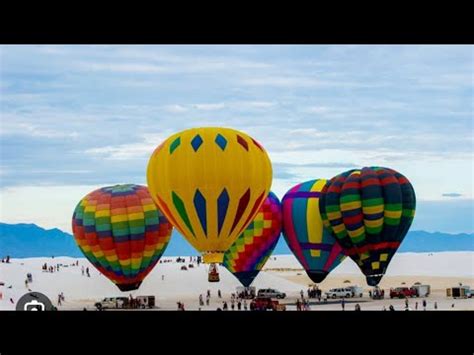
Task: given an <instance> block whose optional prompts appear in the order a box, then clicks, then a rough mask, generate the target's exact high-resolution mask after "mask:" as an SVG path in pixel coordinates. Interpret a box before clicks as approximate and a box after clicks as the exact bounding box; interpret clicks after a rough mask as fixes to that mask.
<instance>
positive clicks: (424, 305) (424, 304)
mask: <svg viewBox="0 0 474 355" xmlns="http://www.w3.org/2000/svg"><path fill="white" fill-rule="evenodd" d="M423 310H424V311H426V300H423Z"/></svg>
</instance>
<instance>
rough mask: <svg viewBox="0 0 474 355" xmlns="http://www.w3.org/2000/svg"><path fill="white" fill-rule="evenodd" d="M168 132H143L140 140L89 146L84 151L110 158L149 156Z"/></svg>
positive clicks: (128, 158) (127, 158) (166, 136)
mask: <svg viewBox="0 0 474 355" xmlns="http://www.w3.org/2000/svg"><path fill="white" fill-rule="evenodd" d="M166 132H168V133H166ZM170 134H171V132H170V131H165V132H163V133H160V134H151V133H148V134H143V135H142V136H141V141H140V142H136V143H127V144H120V145H115V146H104V147H98V148H90V149H87V150H86V151H85V153H86V154H89V155H92V156H96V157H100V158H103V159H110V160H130V159H137V158H145V157H149V156H150V155H151V154H152V153H153V151H154V149H155V148H156V147H157V146H158V145H159V144H160V143H161V142H163V141H164V140H165V139H166V138H168V136H169V135H170Z"/></svg>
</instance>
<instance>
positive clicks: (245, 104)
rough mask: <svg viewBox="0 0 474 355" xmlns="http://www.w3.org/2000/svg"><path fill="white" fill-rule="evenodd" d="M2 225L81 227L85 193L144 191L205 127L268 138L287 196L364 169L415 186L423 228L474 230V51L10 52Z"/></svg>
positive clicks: (1, 110) (3, 56) (1, 54)
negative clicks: (157, 156)
mask: <svg viewBox="0 0 474 355" xmlns="http://www.w3.org/2000/svg"><path fill="white" fill-rule="evenodd" d="M0 79H1V80H0V114H1V126H0V135H1V146H0V149H1V150H0V154H1V160H0V179H1V189H0V198H1V201H2V203H1V210H0V217H1V218H0V219H1V220H2V221H4V222H35V223H38V224H40V225H42V226H45V227H54V226H56V227H60V228H62V229H64V230H66V231H70V215H71V214H72V210H73V209H74V206H75V204H76V203H77V201H78V200H79V199H80V198H81V197H83V195H85V194H86V193H87V192H89V191H90V190H92V189H95V188H98V187H100V186H104V185H108V184H115V183H139V184H145V170H146V165H147V162H148V158H149V156H150V154H151V152H152V151H153V149H154V148H155V147H156V146H157V145H158V144H159V143H160V142H161V141H162V140H163V139H165V138H166V137H167V136H168V135H170V134H172V133H174V132H176V131H179V130H182V129H185V128H188V127H192V126H216V125H218V126H230V127H234V128H237V129H240V130H243V131H245V132H247V133H248V134H250V135H251V136H253V137H255V138H256V139H257V140H259V141H260V142H261V143H262V144H263V145H264V146H265V147H266V148H267V150H268V152H269V154H270V158H271V159H272V162H273V166H274V181H273V187H272V189H273V190H274V191H275V192H276V193H277V195H278V196H280V197H282V196H283V194H284V193H285V192H286V191H287V190H288V189H289V188H290V187H291V186H293V185H295V184H297V183H299V182H302V181H306V180H309V179H313V178H330V177H332V176H334V175H336V174H338V173H340V172H342V171H345V170H348V169H351V168H353V167H359V166H366V165H380V166H389V167H392V168H394V169H396V170H399V171H400V172H402V173H403V174H405V175H406V176H407V177H408V178H409V179H410V180H411V181H412V183H413V185H414V187H415V190H416V192H417V198H418V201H419V204H418V211H417V213H418V216H417V218H416V219H415V224H414V228H415V227H416V229H425V230H429V231H433V230H439V231H444V232H473V231H474V228H473V220H474V211H473V203H472V202H473V198H474V195H473V169H474V168H473V144H474V139H473V115H472V114H473V47H472V46H414V45H410V46H312V45H305V46H1V47H0Z"/></svg>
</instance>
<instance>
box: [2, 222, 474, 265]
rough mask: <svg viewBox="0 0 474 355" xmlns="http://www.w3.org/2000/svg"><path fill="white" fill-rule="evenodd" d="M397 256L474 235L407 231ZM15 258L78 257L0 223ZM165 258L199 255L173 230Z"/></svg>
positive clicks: (34, 231) (65, 241)
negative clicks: (400, 253)
mask: <svg viewBox="0 0 474 355" xmlns="http://www.w3.org/2000/svg"><path fill="white" fill-rule="evenodd" d="M399 251H400V252H418V253H419V252H440V251H474V234H472V233H471V234H466V233H462V234H447V233H441V232H435V233H429V232H425V231H410V232H408V234H407V236H406V237H405V239H404V240H403V243H402V244H401V246H400V249H399ZM274 254H291V252H290V250H289V248H288V246H287V244H286V242H285V240H284V238H283V237H282V238H280V241H279V242H278V244H277V246H276V248H275V251H274ZM6 255H10V256H11V257H14V258H30V257H41V256H53V255H54V256H71V257H81V256H82V253H81V251H80V250H79V248H78V247H77V246H76V243H75V241H74V238H73V236H72V235H71V234H69V233H65V232H63V231H61V230H59V229H57V228H53V229H44V228H41V227H39V226H37V225H36V224H25V223H20V224H7V223H0V257H4V256H6ZM164 255H165V256H180V255H182V256H185V255H186V256H187V255H198V253H197V252H196V250H194V248H193V247H192V246H191V245H190V244H189V243H188V242H187V241H186V240H185V239H184V238H183V237H182V236H181V235H180V234H179V233H178V232H176V231H175V230H174V231H173V235H172V237H171V241H170V243H169V245H168V247H167V248H166V251H165V253H164Z"/></svg>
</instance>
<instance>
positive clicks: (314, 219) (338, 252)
mask: <svg viewBox="0 0 474 355" xmlns="http://www.w3.org/2000/svg"><path fill="white" fill-rule="evenodd" d="M325 184H326V180H323V179H319V180H310V181H306V182H304V183H301V184H298V185H296V186H294V187H292V188H291V189H290V190H289V191H288V192H287V193H286V194H285V196H284V197H283V236H284V237H285V240H286V242H287V244H288V246H289V248H290V249H291V251H292V252H293V254H294V255H295V256H296V258H297V259H298V261H299V262H300V263H301V265H302V266H303V268H304V269H305V271H306V273H307V274H308V276H309V278H310V279H311V280H312V281H313V282H316V283H319V282H322V281H323V280H324V279H325V278H326V276H327V275H328V274H329V272H331V271H332V270H333V269H334V268H335V267H336V266H337V265H339V263H340V262H341V261H342V260H343V259H344V254H343V253H342V248H341V246H340V245H339V244H338V243H337V242H336V239H335V238H334V237H333V236H332V235H331V233H330V232H329V231H327V230H325V229H324V227H323V221H322V219H321V215H320V213H319V203H320V200H319V198H320V196H321V191H322V189H323V187H324V186H325Z"/></svg>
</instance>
